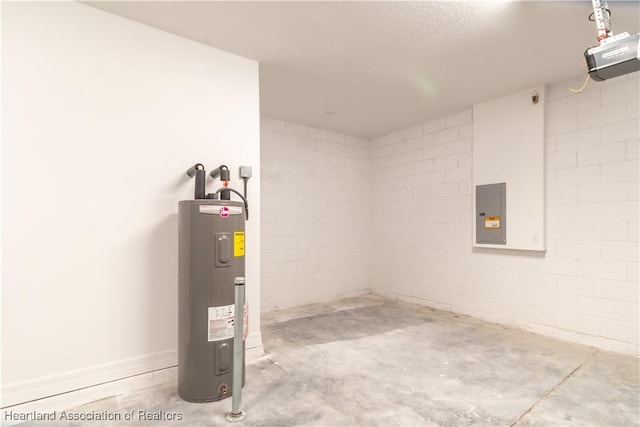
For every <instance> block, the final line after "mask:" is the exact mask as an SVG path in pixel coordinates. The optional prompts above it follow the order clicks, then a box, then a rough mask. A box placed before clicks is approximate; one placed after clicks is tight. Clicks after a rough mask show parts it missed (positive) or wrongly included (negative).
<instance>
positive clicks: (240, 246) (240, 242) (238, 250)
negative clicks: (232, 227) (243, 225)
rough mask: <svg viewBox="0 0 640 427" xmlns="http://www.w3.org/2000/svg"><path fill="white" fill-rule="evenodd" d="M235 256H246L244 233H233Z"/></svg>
mask: <svg viewBox="0 0 640 427" xmlns="http://www.w3.org/2000/svg"><path fill="white" fill-rule="evenodd" d="M233 256H244V231H236V232H234V233H233Z"/></svg>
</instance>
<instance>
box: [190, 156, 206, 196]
mask: <svg viewBox="0 0 640 427" xmlns="http://www.w3.org/2000/svg"><path fill="white" fill-rule="evenodd" d="M194 175H195V177H196V186H195V190H194V194H193V198H194V199H196V200H198V199H204V198H205V197H206V196H205V193H206V191H205V188H204V182H205V176H206V172H205V170H204V165H203V164H202V163H196V164H195V165H193V166H191V167H190V168H189V169H187V176H188V177H189V178H193V176H194Z"/></svg>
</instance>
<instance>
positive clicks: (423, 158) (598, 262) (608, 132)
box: [262, 73, 640, 354]
mask: <svg viewBox="0 0 640 427" xmlns="http://www.w3.org/2000/svg"><path fill="white" fill-rule="evenodd" d="M578 80H579V79H576V80H575V81H573V80H572V81H566V82H562V83H558V84H554V85H550V86H548V88H547V100H546V120H545V127H546V131H545V132H546V141H545V143H546V153H547V158H546V160H547V164H546V180H547V182H546V186H547V187H546V190H547V209H546V211H547V251H546V252H545V253H536V252H523V251H506V250H495V249H478V248H476V249H473V248H472V220H473V216H472V212H471V209H472V182H471V163H472V162H471V160H472V155H473V134H472V128H473V126H472V124H473V117H472V112H471V109H469V110H466V111H462V112H460V113H459V114H455V115H451V116H448V117H443V118H440V119H438V120H435V121H432V122H429V123H425V124H422V125H419V126H415V127H412V128H409V129H404V130H402V131H399V132H394V133H391V134H387V135H384V136H380V137H378V138H374V139H372V140H371V141H368V142H367V141H362V140H360V139H356V138H351V137H348V136H344V135H336V134H331V133H328V132H324V131H321V130H315V129H309V128H304V127H300V126H299V125H295V124H291V123H285V122H281V121H277V120H272V119H266V118H265V119H263V129H262V162H263V163H262V165H263V195H262V197H263V206H264V210H263V221H264V222H265V224H264V225H263V248H262V256H263V260H262V266H263V307H264V309H265V310H269V309H273V308H276V307H284V306H288V305H293V304H301V303H306V302H314V301H316V300H320V299H329V298H331V297H333V296H336V295H340V294H346V293H350V292H355V291H359V290H362V291H365V290H370V291H373V292H375V293H379V294H383V295H388V296H391V297H394V298H399V299H403V300H407V301H412V302H416V303H419V304H423V305H427V306H431V307H435V308H440V309H445V310H450V311H454V312H458V313H462V314H468V315H472V316H474V317H478V318H482V319H486V320H490V321H494V322H499V323H503V324H508V325H516V326H519V327H523V328H525V329H529V330H532V331H535V332H540V333H544V334H547V335H552V336H557V337H559V338H563V339H568V340H572V341H576V342H582V343H585V344H589V345H595V346H598V347H602V348H606V349H610V350H614V351H623V352H627V353H635V354H637V353H638V345H639V344H638V337H639V318H640V314H639V311H638V301H639V293H640V291H639V279H638V247H639V243H638V236H639V231H638V219H639V213H638V212H639V209H638V208H639V201H638V199H639V197H638V195H639V189H638V181H639V179H638V178H639V177H638V174H639V172H638V146H639V139H640V138H639V119H638V117H639V113H638V105H639V103H640V94H639V88H640V85H639V83H640V81H639V78H638V73H634V74H632V75H629V76H627V77H624V78H618V79H614V80H610V81H606V82H603V83H595V82H591V83H590V84H589V86H588V87H587V89H586V90H585V91H583V92H582V93H580V94H572V93H570V92H569V91H568V88H569V87H577V85H579V84H581V83H582V82H578ZM336 164H337V165H339V168H342V169H341V170H342V171H343V173H342V174H341V173H332V172H331V165H334V166H335V165H336ZM337 175H343V176H337ZM336 180H339V182H336ZM276 188H286V189H287V191H286V192H283V193H281V192H279V191H277V190H276ZM307 190H308V191H307ZM285 193H286V195H285ZM269 199H272V200H269ZM280 200H282V201H283V202H284V205H286V206H293V205H295V206H297V207H296V209H299V210H298V211H288V212H287V213H280V214H279V210H280V208H281V206H282V204H281V203H279V202H278V201H280ZM336 202H341V203H339V204H340V206H341V207H343V208H344V209H345V211H346V213H348V214H347V215H339V214H338V215H335V216H332V215H328V216H327V215H323V214H322V213H323V212H324V213H329V212H331V213H333V212H332V209H331V208H330V206H335V205H336ZM295 212H298V213H302V214H303V215H301V216H300V217H299V216H298V215H297V214H296V213H295ZM306 213H309V215H308V216H307V215H306ZM298 230H300V232H298ZM305 236H306V237H305ZM334 262H335V264H333V263H334ZM278 300H279V301H278Z"/></svg>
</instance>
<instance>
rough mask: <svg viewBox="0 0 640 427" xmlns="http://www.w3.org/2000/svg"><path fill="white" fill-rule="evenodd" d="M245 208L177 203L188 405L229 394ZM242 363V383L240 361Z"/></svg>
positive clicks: (181, 381) (181, 385) (181, 372)
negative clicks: (236, 292) (237, 282)
mask: <svg viewBox="0 0 640 427" xmlns="http://www.w3.org/2000/svg"><path fill="white" fill-rule="evenodd" d="M196 182H198V180H196ZM201 182H204V181H203V179H201ZM196 193H197V190H196ZM245 206H246V203H241V202H235V201H231V200H217V199H196V200H183V201H181V202H179V204H178V235H179V237H178V240H179V267H178V269H179V274H178V275H179V284H178V288H179V291H178V315H179V319H178V341H179V351H178V362H179V366H178V394H179V395H180V397H181V398H182V399H184V400H187V401H191V402H210V401H214V400H220V399H223V398H225V397H228V396H231V394H232V393H233V390H232V370H233V316H234V279H235V278H236V277H244V276H245V261H244V260H245V257H244V255H245V247H244V232H245ZM243 347H244V344H243ZM242 353H243V354H244V348H243V352H242ZM242 364H243V369H242V377H243V381H242V382H243V383H244V357H243V358H242Z"/></svg>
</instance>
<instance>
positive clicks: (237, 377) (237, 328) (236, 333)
mask: <svg viewBox="0 0 640 427" xmlns="http://www.w3.org/2000/svg"><path fill="white" fill-rule="evenodd" d="M244 282H245V280H244V277H236V278H235V280H234V284H235V287H236V295H235V299H236V301H235V307H234V313H233V380H232V385H231V390H232V394H231V412H229V413H227V414H226V418H227V421H231V422H238V421H241V420H243V419H244V417H245V416H246V414H245V413H244V412H242V410H241V409H240V403H241V401H242V359H243V353H244V343H243V341H244V334H243V331H244Z"/></svg>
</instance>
